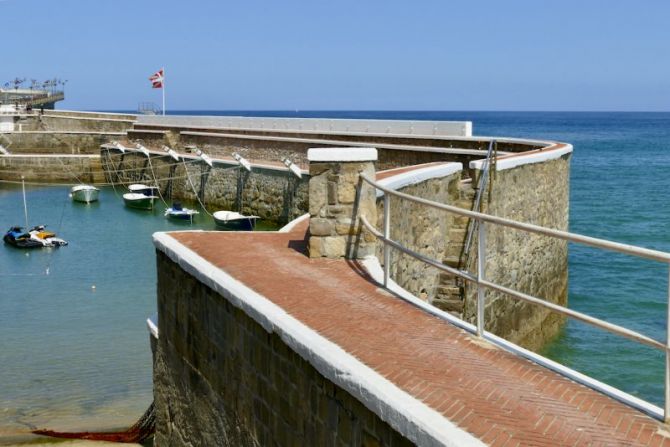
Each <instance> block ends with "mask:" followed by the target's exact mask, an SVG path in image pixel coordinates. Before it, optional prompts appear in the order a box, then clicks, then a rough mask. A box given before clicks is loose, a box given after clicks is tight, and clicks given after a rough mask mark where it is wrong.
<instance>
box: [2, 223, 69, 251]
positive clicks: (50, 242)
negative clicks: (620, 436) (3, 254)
mask: <svg viewBox="0 0 670 447" xmlns="http://www.w3.org/2000/svg"><path fill="white" fill-rule="evenodd" d="M2 240H3V241H4V242H5V243H6V244H9V245H13V246H14V247H17V248H41V247H60V246H63V245H67V241H66V240H64V239H61V238H59V237H56V233H54V232H51V231H47V230H46V229H45V228H44V225H38V226H36V227H33V228H31V229H30V231H28V232H27V233H26V232H24V231H23V228H22V227H18V226H16V227H11V228H10V229H9V230H8V231H7V232H6V233H5V235H4V236H3V238H2Z"/></svg>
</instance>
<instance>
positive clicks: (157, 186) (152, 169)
mask: <svg viewBox="0 0 670 447" xmlns="http://www.w3.org/2000/svg"><path fill="white" fill-rule="evenodd" d="M147 161H148V162H149V169H150V170H151V176H152V177H153V178H154V182H155V183H156V188H157V189H158V197H160V198H161V200H162V201H163V204H164V205H165V208H169V206H168V204H167V202H166V201H165V199H164V198H163V194H161V185H160V184H159V183H158V180H157V179H156V174H155V173H154V167H153V165H152V164H151V157H148V158H147ZM168 181H169V180H168Z"/></svg>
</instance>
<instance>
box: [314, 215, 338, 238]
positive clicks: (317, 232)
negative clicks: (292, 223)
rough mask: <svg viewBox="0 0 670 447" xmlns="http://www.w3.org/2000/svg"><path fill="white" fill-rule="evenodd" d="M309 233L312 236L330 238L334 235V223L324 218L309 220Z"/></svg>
mask: <svg viewBox="0 0 670 447" xmlns="http://www.w3.org/2000/svg"><path fill="white" fill-rule="evenodd" d="M309 232H310V234H311V235H312V236H330V235H331V234H332V233H333V221H332V220H330V219H324V218H312V219H310V220H309Z"/></svg>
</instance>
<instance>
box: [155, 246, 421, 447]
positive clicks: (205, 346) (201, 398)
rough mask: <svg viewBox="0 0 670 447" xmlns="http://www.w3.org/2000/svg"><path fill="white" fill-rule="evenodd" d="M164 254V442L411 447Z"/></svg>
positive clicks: (160, 357)
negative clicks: (407, 446)
mask: <svg viewBox="0 0 670 447" xmlns="http://www.w3.org/2000/svg"><path fill="white" fill-rule="evenodd" d="M157 256H158V260H157V262H158V269H157V270H158V313H159V315H160V318H159V321H158V327H159V334H160V335H159V339H158V343H157V349H156V353H155V360H154V400H155V404H156V410H157V423H156V427H157V432H156V436H155V444H156V445H158V446H167V445H192V446H213V445H226V446H240V445H245V446H267V445H276V446H293V445H295V446H329V445H330V446H350V445H352V446H353V445H356V446H370V447H372V446H393V447H395V446H406V445H412V444H411V443H410V442H409V441H408V440H407V439H405V438H403V437H402V436H401V435H400V434H399V433H398V432H396V431H395V430H393V429H392V428H391V427H390V426H389V425H388V424H387V423H385V422H384V421H382V420H381V419H380V418H379V417H378V416H377V415H376V414H374V413H373V412H371V411H370V410H368V409H367V408H366V407H364V406H363V405H362V404H361V403H360V402H359V401H358V400H357V399H355V398H354V397H352V396H351V395H350V394H349V393H347V392H346V391H345V390H343V389H341V388H339V387H337V386H336V385H334V384H333V383H332V382H331V381H329V380H328V379H326V378H325V377H324V376H322V375H321V374H320V373H319V372H318V371H317V370H316V369H314V367H312V366H311V365H310V364H309V363H308V362H307V361H305V360H304V359H303V358H302V357H301V356H300V355H298V354H297V353H296V352H295V351H293V350H292V349H291V348H289V347H288V346H287V345H286V344H285V343H284V342H283V340H282V339H281V338H280V337H279V335H278V334H276V333H271V332H267V331H266V330H265V329H263V327H262V326H261V325H260V324H258V323H257V322H256V321H255V320H253V319H252V318H250V317H249V316H248V315H247V314H246V313H245V312H244V311H242V310H241V309H240V308H238V307H235V306H234V305H233V304H232V303H231V302H230V301H228V300H227V299H226V298H225V297H224V296H222V295H221V294H219V293H217V292H215V291H213V290H212V289H210V288H208V287H207V286H205V285H203V284H202V283H200V282H199V281H198V280H196V279H195V278H194V277H192V276H190V275H189V274H187V273H185V272H184V270H182V269H181V268H180V267H179V265H177V264H175V263H174V262H172V261H171V260H170V259H169V258H168V257H167V256H166V255H164V254H163V253H161V252H158V255H157Z"/></svg>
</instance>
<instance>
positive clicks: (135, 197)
mask: <svg viewBox="0 0 670 447" xmlns="http://www.w3.org/2000/svg"><path fill="white" fill-rule="evenodd" d="M155 199H156V197H154V196H145V195H144V194H133V193H129V194H124V195H123V201H124V202H125V204H126V206H127V207H129V208H135V209H138V210H152V209H154V200H155Z"/></svg>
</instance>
